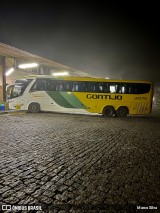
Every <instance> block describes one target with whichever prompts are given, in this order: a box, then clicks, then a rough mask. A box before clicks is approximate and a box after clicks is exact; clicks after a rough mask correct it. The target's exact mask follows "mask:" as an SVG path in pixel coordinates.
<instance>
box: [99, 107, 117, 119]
mask: <svg viewBox="0 0 160 213" xmlns="http://www.w3.org/2000/svg"><path fill="white" fill-rule="evenodd" d="M114 113H115V110H114V108H113V107H112V106H106V107H104V109H103V112H102V114H103V115H104V116H105V117H112V116H113V115H114Z"/></svg>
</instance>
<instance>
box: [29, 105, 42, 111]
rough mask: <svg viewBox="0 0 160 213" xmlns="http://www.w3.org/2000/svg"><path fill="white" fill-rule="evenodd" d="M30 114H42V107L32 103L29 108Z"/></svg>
mask: <svg viewBox="0 0 160 213" xmlns="http://www.w3.org/2000/svg"><path fill="white" fill-rule="evenodd" d="M28 111H29V112H40V105H39V104H38V103H31V104H30V105H29V107H28Z"/></svg>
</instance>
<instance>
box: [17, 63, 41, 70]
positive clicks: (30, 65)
mask: <svg viewBox="0 0 160 213" xmlns="http://www.w3.org/2000/svg"><path fill="white" fill-rule="evenodd" d="M37 66H38V64H37V63H30V64H20V65H19V66H18V68H20V69H26V68H32V67H37Z"/></svg>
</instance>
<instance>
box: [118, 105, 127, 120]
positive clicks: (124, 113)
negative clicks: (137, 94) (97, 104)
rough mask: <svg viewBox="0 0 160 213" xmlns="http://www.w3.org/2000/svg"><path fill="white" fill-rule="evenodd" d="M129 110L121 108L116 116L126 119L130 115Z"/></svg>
mask: <svg viewBox="0 0 160 213" xmlns="http://www.w3.org/2000/svg"><path fill="white" fill-rule="evenodd" d="M128 113H129V112H128V108H127V107H124V106H121V107H119V108H118V109H117V111H116V116H117V117H120V118H124V117H126V116H127V115H128Z"/></svg>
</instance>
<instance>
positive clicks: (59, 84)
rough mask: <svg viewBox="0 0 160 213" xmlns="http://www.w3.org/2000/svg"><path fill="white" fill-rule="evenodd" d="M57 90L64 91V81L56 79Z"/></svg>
mask: <svg viewBox="0 0 160 213" xmlns="http://www.w3.org/2000/svg"><path fill="white" fill-rule="evenodd" d="M56 91H63V82H62V81H56Z"/></svg>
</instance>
